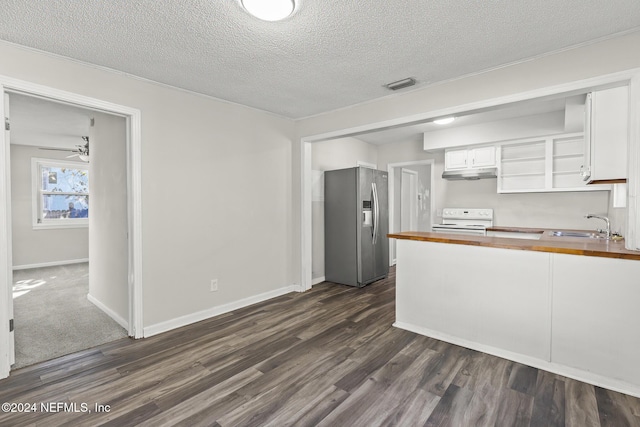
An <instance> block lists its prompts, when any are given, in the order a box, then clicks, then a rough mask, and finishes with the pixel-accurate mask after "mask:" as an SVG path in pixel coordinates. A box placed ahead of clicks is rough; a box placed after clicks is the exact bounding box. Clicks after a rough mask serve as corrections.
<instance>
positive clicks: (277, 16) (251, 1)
mask: <svg viewBox="0 0 640 427" xmlns="http://www.w3.org/2000/svg"><path fill="white" fill-rule="evenodd" d="M241 2H242V6H243V7H244V8H245V9H246V10H247V12H249V13H250V14H252V15H253V16H255V17H256V18H258V19H262V20H263V21H280V20H281V19H284V18H286V17H287V16H289V15H291V14H292V13H293V10H294V9H295V3H294V0H241Z"/></svg>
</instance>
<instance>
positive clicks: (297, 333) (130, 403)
mask: <svg viewBox="0 0 640 427" xmlns="http://www.w3.org/2000/svg"><path fill="white" fill-rule="evenodd" d="M394 292H395V288H394V277H393V273H392V275H391V277H390V278H389V279H388V280H385V281H380V282H377V283H375V284H372V285H369V286H367V287H365V288H363V289H355V288H350V287H346V286H340V285H335V284H329V283H323V284H321V285H318V286H315V287H314V288H313V290H311V291H309V292H306V293H303V294H297V293H293V294H288V295H285V296H282V297H279V298H275V299H273V300H270V301H267V302H265V303H261V304H257V305H254V306H251V307H247V308H244V309H241V310H238V311H235V312H233V313H228V314H225V315H222V316H218V317H216V318H214V319H210V320H207V321H204V322H200V323H197V324H195V325H192V326H188V327H185V328H181V329H179V330H175V331H171V332H168V333H165V334H161V335H158V336H155V337H151V338H147V339H144V340H138V341H134V340H130V339H123V340H119V341H116V342H113V343H111V344H107V345H103V346H101V347H97V348H94V349H91V350H87V351H83V352H81V353H76V354H72V355H69V356H66V357H62V358H59V359H55V360H52V361H49V362H45V363H41V364H38V365H34V366H31V367H27V368H23V369H20V370H17V371H15V372H14V373H12V375H11V377H9V378H8V379H5V380H2V381H0V403H1V402H14V403H31V404H32V403H36V404H37V412H35V413H20V414H16V413H0V425H2V426H21V425H43V426H58V425H72V426H77V425H87V426H97V425H114V426H125V425H146V426H154V427H155V426H162V425H181V426H189V427H191V426H200V425H203V426H205V425H206V426H265V425H270V426H286V425H295V426H316V425H320V426H378V425H381V426H396V425H397V426H421V425H425V426H456V427H458V426H564V425H567V426H580V427H586V426H616V427H618V426H640V399H637V398H633V397H630V396H626V395H623V394H620V393H616V392H612V391H609V390H605V389H602V388H598V387H593V386H591V385H588V384H585V383H581V382H579V381H574V380H571V379H568V378H565V377H561V376H558V375H554V374H551V373H548V372H545V371H541V370H538V369H534V368H531V367H528V366H524V365H521V364H518V363H514V362H510V361H508V360H504V359H500V358H497V357H494V356H489V355H486V354H483V353H479V352H476V351H472V350H469V349H465V348H462V347H457V346H454V345H450V344H447V343H444V342H441V341H437V340H434V339H430V338H426V337H422V336H419V335H416V334H413V333H410V332H407V331H403V330H400V329H396V328H394V327H392V326H391V324H392V323H393V320H394V316H395V304H394ZM41 402H62V403H67V404H75V405H76V410H77V411H79V412H64V407H63V406H62V407H54V408H57V409H59V410H61V411H62V412H51V411H49V412H41V410H42V408H41V407H40V403H41ZM96 403H97V404H101V405H109V407H110V408H109V412H102V413H97V412H95V406H94V405H95V404H96ZM82 404H87V405H88V407H87V408H86V409H90V410H91V411H92V412H91V413H84V412H82V411H83V409H85V408H84V407H83V406H82ZM67 409H73V407H72V406H69V407H68V408H67Z"/></svg>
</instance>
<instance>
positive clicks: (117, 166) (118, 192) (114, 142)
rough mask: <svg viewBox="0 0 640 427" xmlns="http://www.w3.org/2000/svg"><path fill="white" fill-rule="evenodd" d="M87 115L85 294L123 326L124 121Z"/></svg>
mask: <svg viewBox="0 0 640 427" xmlns="http://www.w3.org/2000/svg"><path fill="white" fill-rule="evenodd" d="M93 117H94V123H95V125H94V126H93V127H92V128H91V132H90V135H89V142H90V149H91V151H90V152H91V163H90V170H89V173H90V179H89V194H90V199H89V200H90V207H91V214H90V215H89V261H90V262H89V295H90V299H91V300H92V301H94V302H95V301H97V302H98V306H99V307H101V308H106V311H107V312H108V313H109V314H111V315H113V314H115V315H116V316H117V320H119V321H120V323H121V324H123V323H125V322H128V319H129V295H128V290H129V280H128V268H129V258H128V242H127V230H128V219H127V218H128V216H127V215H128V213H127V154H126V142H127V134H126V121H125V119H124V118H123V117H118V116H113V115H109V114H102V113H97V112H96V113H94V116H93ZM125 324H126V323H125Z"/></svg>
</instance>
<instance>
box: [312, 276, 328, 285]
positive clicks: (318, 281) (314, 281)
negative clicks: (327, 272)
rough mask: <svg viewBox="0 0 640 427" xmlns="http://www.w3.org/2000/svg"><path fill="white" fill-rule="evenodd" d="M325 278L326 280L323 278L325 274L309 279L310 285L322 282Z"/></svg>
mask: <svg viewBox="0 0 640 427" xmlns="http://www.w3.org/2000/svg"><path fill="white" fill-rule="evenodd" d="M325 280H326V279H325V276H322V277H316V278H315V279H312V280H311V286H315V285H317V284H318V283H322V282H324V281H325Z"/></svg>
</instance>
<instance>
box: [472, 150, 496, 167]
mask: <svg viewBox="0 0 640 427" xmlns="http://www.w3.org/2000/svg"><path fill="white" fill-rule="evenodd" d="M471 156H472V158H471V166H472V167H474V168H488V167H492V166H495V165H496V147H494V146H490V147H480V148H474V149H473V150H471Z"/></svg>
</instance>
